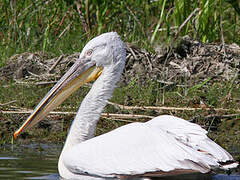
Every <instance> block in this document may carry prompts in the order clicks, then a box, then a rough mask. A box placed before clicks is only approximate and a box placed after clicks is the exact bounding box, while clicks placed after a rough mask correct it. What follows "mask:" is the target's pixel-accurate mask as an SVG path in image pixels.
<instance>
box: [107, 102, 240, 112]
mask: <svg viewBox="0 0 240 180" xmlns="http://www.w3.org/2000/svg"><path fill="white" fill-rule="evenodd" d="M108 104H110V105H114V106H117V107H119V108H120V109H123V110H167V111H197V110H205V111H210V110H211V111H217V112H219V111H235V112H240V109H225V108H208V107H206V108H200V107H199V108H193V107H166V106H161V107H157V106H142V107H139V106H125V105H121V104H116V103H113V102H108Z"/></svg>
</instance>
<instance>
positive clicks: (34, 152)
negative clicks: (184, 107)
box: [0, 144, 240, 180]
mask: <svg viewBox="0 0 240 180" xmlns="http://www.w3.org/2000/svg"><path fill="white" fill-rule="evenodd" d="M61 149H62V145H57V144H29V145H5V146H0V180H13V179H14V180H16V179H17V180H18V179H19V180H21V179H32V180H33V179H34V180H37V179H39V180H40V179H41V180H42V179H46V180H59V179H61V178H60V177H59V174H58V170H57V164H58V157H59V155H60V153H61ZM238 152H239V151H236V152H235V153H238ZM233 153H234V152H233ZM79 179H81V180H100V179H101V180H102V178H96V177H89V176H81V177H80V178H79ZM131 179H132V178H131ZM135 179H137V178H135ZM157 179H165V180H169V179H171V180H172V179H174V180H175V179H189V180H195V179H199V180H201V179H202V180H240V175H239V174H238V173H234V174H232V175H230V176H228V175H226V174H218V175H214V176H212V175H204V174H199V175H190V176H189V175H187V176H177V177H171V178H169V177H165V178H157ZM61 180H62V179H61Z"/></svg>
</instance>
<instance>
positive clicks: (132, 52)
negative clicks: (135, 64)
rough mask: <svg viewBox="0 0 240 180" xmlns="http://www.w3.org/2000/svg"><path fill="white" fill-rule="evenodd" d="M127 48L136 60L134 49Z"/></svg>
mask: <svg viewBox="0 0 240 180" xmlns="http://www.w3.org/2000/svg"><path fill="white" fill-rule="evenodd" d="M128 49H129V50H130V52H131V54H132V55H133V57H134V59H136V60H137V56H136V54H135V53H134V51H133V50H132V48H130V47H129V48H128Z"/></svg>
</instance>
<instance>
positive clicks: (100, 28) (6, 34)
mask: <svg viewBox="0 0 240 180" xmlns="http://www.w3.org/2000/svg"><path fill="white" fill-rule="evenodd" d="M77 2H79V3H77ZM0 7H1V8H0V54H1V57H0V67H1V66H3V64H4V63H5V61H6V60H7V58H8V57H10V56H12V55H14V54H16V53H22V52H25V51H30V52H35V51H43V52H52V53H54V54H55V55H59V54H62V53H64V54H65V53H73V52H79V51H80V50H81V48H82V47H83V46H84V44H85V43H86V41H88V40H89V39H90V38H92V37H94V36H96V35H97V34H100V33H103V32H107V31H117V32H118V33H119V34H120V35H121V36H122V37H123V39H124V40H125V41H127V42H132V43H135V44H138V45H139V46H140V47H144V48H147V49H152V50H153V48H152V47H153V46H152V45H151V44H155V43H157V44H167V45H169V44H170V45H172V42H173V41H175V40H176V39H178V37H179V36H183V35H186V34H188V35H190V36H191V37H193V38H196V39H199V40H201V41H202V42H222V41H223V39H224V40H225V42H227V43H232V42H235V43H238V44H239V43H240V34H239V32H240V21H239V3H238V2H237V0H198V1H190V0H170V1H166V0H164V1H160V0H159V1H141V0H137V1H130V0H127V1H107V0H91V1H90V0H85V1H73V0H65V1H64V0H57V1H53V0H43V1H41V0H37V1H33V0H25V1H23V0H21V1H16V0H13V1H8V0H3V1H1V2H0Z"/></svg>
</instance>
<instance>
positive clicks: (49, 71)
mask: <svg viewBox="0 0 240 180" xmlns="http://www.w3.org/2000/svg"><path fill="white" fill-rule="evenodd" d="M62 59H63V55H61V56H60V57H59V58H58V59H57V61H56V62H55V63H54V64H53V65H52V67H51V68H50V69H49V70H48V73H51V72H52V70H53V69H54V68H55V67H56V66H57V65H58V63H59V62H60V61H61V60H62Z"/></svg>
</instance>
